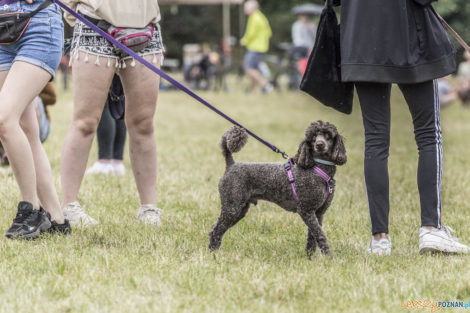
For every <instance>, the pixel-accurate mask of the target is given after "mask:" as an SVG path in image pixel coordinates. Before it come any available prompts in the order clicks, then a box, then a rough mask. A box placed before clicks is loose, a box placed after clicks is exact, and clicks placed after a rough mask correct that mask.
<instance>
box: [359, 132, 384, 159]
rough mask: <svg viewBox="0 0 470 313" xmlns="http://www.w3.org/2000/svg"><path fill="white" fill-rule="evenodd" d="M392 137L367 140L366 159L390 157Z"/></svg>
mask: <svg viewBox="0 0 470 313" xmlns="http://www.w3.org/2000/svg"><path fill="white" fill-rule="evenodd" d="M389 148H390V137H386V136H374V137H369V138H366V142H365V157H366V158H368V159H370V158H387V157H388V155H389Z"/></svg>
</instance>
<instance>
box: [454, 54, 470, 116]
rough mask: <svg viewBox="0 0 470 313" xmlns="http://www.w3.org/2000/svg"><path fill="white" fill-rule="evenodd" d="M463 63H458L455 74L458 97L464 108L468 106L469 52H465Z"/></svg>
mask: <svg viewBox="0 0 470 313" xmlns="http://www.w3.org/2000/svg"><path fill="white" fill-rule="evenodd" d="M464 58H465V61H463V62H462V63H460V65H459V70H458V73H457V89H458V95H459V98H460V100H461V101H462V104H463V106H464V107H469V106H470V52H469V51H465V53H464Z"/></svg>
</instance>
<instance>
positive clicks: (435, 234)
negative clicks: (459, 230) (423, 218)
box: [419, 226, 469, 254]
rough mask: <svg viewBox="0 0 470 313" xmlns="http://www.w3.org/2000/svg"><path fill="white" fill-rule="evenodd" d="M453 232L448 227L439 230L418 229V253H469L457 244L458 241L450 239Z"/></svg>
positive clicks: (467, 249) (464, 247) (463, 246)
mask: <svg viewBox="0 0 470 313" xmlns="http://www.w3.org/2000/svg"><path fill="white" fill-rule="evenodd" d="M451 233H455V231H454V230H453V229H452V228H450V227H449V226H443V227H441V228H440V229H437V228H434V229H427V228H424V227H421V228H420V229H419V253H421V254H422V253H426V252H444V253H462V254H465V253H469V248H468V247H467V246H466V245H464V244H461V243H459V240H458V239H457V238H455V237H452V235H451Z"/></svg>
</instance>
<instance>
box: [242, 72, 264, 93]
mask: <svg viewBox="0 0 470 313" xmlns="http://www.w3.org/2000/svg"><path fill="white" fill-rule="evenodd" d="M245 73H246V75H247V76H248V77H250V78H251V79H252V80H253V84H252V86H251V87H252V88H253V89H254V87H255V86H254V83H255V82H256V83H257V84H258V85H260V86H261V87H264V86H266V85H267V84H268V83H269V82H268V81H267V80H266V79H265V78H264V77H263V75H262V74H261V72H260V71H258V70H255V69H245Z"/></svg>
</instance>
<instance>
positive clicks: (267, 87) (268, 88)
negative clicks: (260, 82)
mask: <svg viewBox="0 0 470 313" xmlns="http://www.w3.org/2000/svg"><path fill="white" fill-rule="evenodd" d="M273 90H274V86H273V85H272V84H271V83H268V84H267V85H265V86H264V87H263V88H261V92H262V93H264V94H266V93H270V92H271V91H273Z"/></svg>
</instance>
